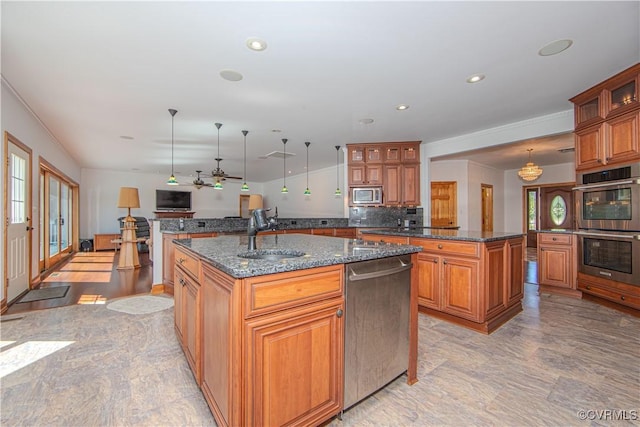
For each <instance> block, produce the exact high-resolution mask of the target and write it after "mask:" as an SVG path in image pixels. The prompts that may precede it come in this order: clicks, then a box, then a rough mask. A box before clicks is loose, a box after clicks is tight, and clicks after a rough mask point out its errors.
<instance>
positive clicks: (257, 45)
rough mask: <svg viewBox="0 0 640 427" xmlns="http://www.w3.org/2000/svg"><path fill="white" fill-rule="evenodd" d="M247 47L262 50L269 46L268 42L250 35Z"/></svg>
mask: <svg viewBox="0 0 640 427" xmlns="http://www.w3.org/2000/svg"><path fill="white" fill-rule="evenodd" d="M247 47H248V48H249V49H251V50H255V51H257V52H260V51H261V50H265V49H266V48H267V42H266V41H264V40H262V39H259V38H257V37H249V38H248V39H247Z"/></svg>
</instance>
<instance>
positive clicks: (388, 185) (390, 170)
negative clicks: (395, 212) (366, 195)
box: [382, 165, 402, 205]
mask: <svg viewBox="0 0 640 427" xmlns="http://www.w3.org/2000/svg"><path fill="white" fill-rule="evenodd" d="M401 170H402V166H400V165H394V166H385V167H384V179H383V181H384V187H383V191H384V193H383V200H382V201H383V203H384V204H385V205H399V204H401V203H402V188H401V186H400V185H401V179H402V178H401V177H400V171H401Z"/></svg>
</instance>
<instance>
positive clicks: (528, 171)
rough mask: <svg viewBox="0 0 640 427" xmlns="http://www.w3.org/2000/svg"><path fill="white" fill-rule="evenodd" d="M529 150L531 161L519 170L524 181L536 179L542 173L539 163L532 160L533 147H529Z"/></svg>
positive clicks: (519, 174)
mask: <svg viewBox="0 0 640 427" xmlns="http://www.w3.org/2000/svg"><path fill="white" fill-rule="evenodd" d="M527 151H528V152H529V161H528V162H527V164H526V165H524V166H523V167H522V169H520V170H519V171H518V176H519V177H520V178H521V179H522V180H523V181H535V180H536V179H538V177H539V176H540V175H542V169H541V168H540V167H538V166H537V165H534V164H533V162H532V161H531V152H532V151H533V148H529V149H528V150H527Z"/></svg>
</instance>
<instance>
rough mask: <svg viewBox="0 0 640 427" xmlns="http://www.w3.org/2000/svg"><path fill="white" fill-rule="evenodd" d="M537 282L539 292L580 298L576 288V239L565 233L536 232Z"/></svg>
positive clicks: (580, 294) (580, 293)
mask: <svg viewBox="0 0 640 427" xmlns="http://www.w3.org/2000/svg"><path fill="white" fill-rule="evenodd" d="M537 252H538V282H539V285H540V292H549V293H556V294H561V295H566V296H571V297H575V298H580V297H581V296H582V292H580V291H578V290H577V288H576V276H577V264H578V263H577V256H576V239H575V236H574V235H573V234H567V233H538V249H537Z"/></svg>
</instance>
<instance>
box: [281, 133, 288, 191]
mask: <svg viewBox="0 0 640 427" xmlns="http://www.w3.org/2000/svg"><path fill="white" fill-rule="evenodd" d="M287 141H288V140H287V139H286V138H283V139H282V146H283V147H284V155H283V156H282V184H283V187H285V188H286V187H287Z"/></svg>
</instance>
